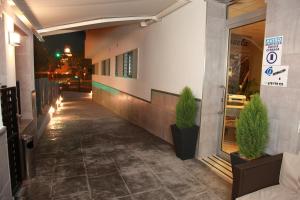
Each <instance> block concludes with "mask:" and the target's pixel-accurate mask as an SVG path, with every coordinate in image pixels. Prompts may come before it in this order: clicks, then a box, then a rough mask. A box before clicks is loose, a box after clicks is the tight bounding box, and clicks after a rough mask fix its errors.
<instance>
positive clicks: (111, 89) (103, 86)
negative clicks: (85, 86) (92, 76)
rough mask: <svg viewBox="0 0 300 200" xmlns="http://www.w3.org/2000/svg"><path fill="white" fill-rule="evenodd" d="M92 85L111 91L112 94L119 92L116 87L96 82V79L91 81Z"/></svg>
mask: <svg viewBox="0 0 300 200" xmlns="http://www.w3.org/2000/svg"><path fill="white" fill-rule="evenodd" d="M92 86H93V87H95V88H98V89H101V90H104V91H106V92H109V93H111V94H113V95H117V94H119V93H120V91H119V90H117V89H115V88H112V87H109V86H107V85H104V84H102V83H98V82H96V81H93V83H92Z"/></svg>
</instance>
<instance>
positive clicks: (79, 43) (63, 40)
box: [43, 31, 85, 56]
mask: <svg viewBox="0 0 300 200" xmlns="http://www.w3.org/2000/svg"><path fill="white" fill-rule="evenodd" d="M43 38H44V40H45V43H44V45H45V47H46V48H47V50H48V52H49V53H50V55H54V54H55V52H56V51H57V50H59V51H60V52H61V53H63V51H64V48H65V46H69V47H70V48H71V52H72V54H74V55H82V56H84V42H85V32H84V31H81V32H74V33H66V34H59V35H53V36H46V37H43Z"/></svg>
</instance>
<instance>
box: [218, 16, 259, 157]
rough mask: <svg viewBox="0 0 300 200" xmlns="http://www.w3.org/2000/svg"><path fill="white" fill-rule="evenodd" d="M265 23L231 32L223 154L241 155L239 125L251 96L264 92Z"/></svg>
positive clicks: (222, 142)
mask: <svg viewBox="0 0 300 200" xmlns="http://www.w3.org/2000/svg"><path fill="white" fill-rule="evenodd" d="M264 33H265V21H259V22H255V23H252V24H247V25H244V26H240V27H236V28H232V29H230V30H229V50H228V66H227V85H226V87H225V91H226V92H225V98H224V104H225V105H224V118H223V129H222V133H221V134H222V139H221V147H220V149H221V153H222V154H227V155H228V154H230V153H232V152H235V151H238V146H237V143H236V122H237V120H238V118H239V115H240V112H241V111H242V110H243V109H244V107H245V106H246V105H247V103H248V102H249V101H250V99H251V96H252V95H253V94H255V93H259V91H260V79H261V69H262V57H263V46H264Z"/></svg>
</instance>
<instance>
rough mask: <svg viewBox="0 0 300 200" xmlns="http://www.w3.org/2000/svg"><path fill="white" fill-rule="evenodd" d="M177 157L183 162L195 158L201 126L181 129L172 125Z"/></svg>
mask: <svg viewBox="0 0 300 200" xmlns="http://www.w3.org/2000/svg"><path fill="white" fill-rule="evenodd" d="M171 130H172V135H173V142H174V146H175V152H176V156H177V157H178V158H180V159H182V160H187V159H192V158H194V156H195V151H196V145H197V138H198V132H199V126H196V125H195V126H193V127H191V128H184V129H179V128H178V127H177V126H176V124H173V125H171Z"/></svg>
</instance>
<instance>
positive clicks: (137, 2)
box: [14, 0, 177, 29]
mask: <svg viewBox="0 0 300 200" xmlns="http://www.w3.org/2000/svg"><path fill="white" fill-rule="evenodd" d="M14 1H15V3H16V4H17V6H18V7H19V8H20V9H21V10H22V11H23V12H24V14H25V15H26V16H27V17H28V18H29V20H30V21H31V22H32V23H33V25H34V26H35V27H36V28H37V29H45V28H48V27H54V26H61V25H65V24H71V23H77V22H83V21H89V20H95V19H103V18H122V17H136V16H139V17H140V16H155V15H157V14H158V13H159V12H161V11H162V10H164V9H166V8H168V7H169V6H171V5H173V4H174V3H176V2H177V0H14Z"/></svg>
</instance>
